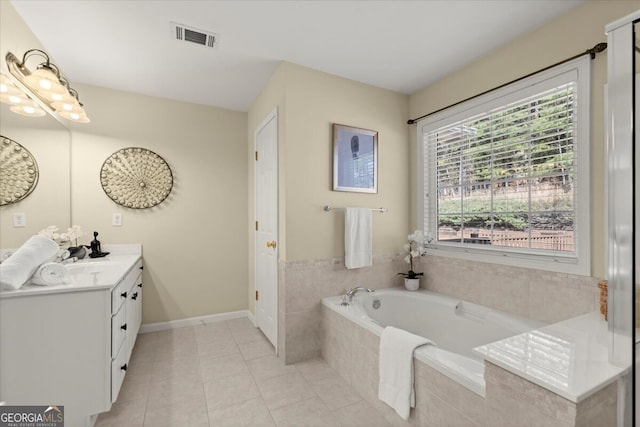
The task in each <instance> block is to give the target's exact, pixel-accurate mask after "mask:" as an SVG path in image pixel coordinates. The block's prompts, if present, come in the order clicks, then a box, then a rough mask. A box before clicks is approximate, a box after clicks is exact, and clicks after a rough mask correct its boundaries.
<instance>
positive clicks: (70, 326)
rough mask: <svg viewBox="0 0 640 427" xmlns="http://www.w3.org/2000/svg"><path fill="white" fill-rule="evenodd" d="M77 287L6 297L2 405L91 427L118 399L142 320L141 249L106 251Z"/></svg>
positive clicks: (1, 311)
mask: <svg viewBox="0 0 640 427" xmlns="http://www.w3.org/2000/svg"><path fill="white" fill-rule="evenodd" d="M103 249H104V250H105V251H110V252H111V254H110V255H108V256H107V257H105V258H100V259H98V258H96V259H90V258H88V259H85V260H80V261H78V262H77V263H74V264H72V265H70V266H69V271H70V272H71V275H72V278H73V283H72V284H68V285H57V286H36V285H29V284H27V285H25V286H23V287H22V288H20V289H18V290H16V291H2V292H0V402H6V403H7V404H16V405H25V404H33V405H64V415H65V426H67V427H76V426H78V427H85V426H92V425H93V423H94V422H95V418H96V415H97V414H99V413H101V412H105V411H108V410H109V409H110V408H111V404H112V403H113V402H115V400H116V398H117V397H118V392H119V391H120V387H121V385H122V381H123V380H124V376H125V374H126V369H127V364H128V363H129V358H130V356H131V351H132V349H133V346H134V344H135V341H136V336H137V334H138V331H139V329H140V324H141V320H142V289H143V288H142V247H141V245H114V246H110V247H104V248H103Z"/></svg>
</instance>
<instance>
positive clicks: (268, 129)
mask: <svg viewBox="0 0 640 427" xmlns="http://www.w3.org/2000/svg"><path fill="white" fill-rule="evenodd" d="M255 148H256V168H255V179H256V182H255V205H256V218H255V219H256V239H255V254H256V281H255V283H256V322H257V324H258V327H259V328H260V329H261V330H262V332H263V333H264V334H265V336H266V337H267V338H268V339H269V341H271V343H272V344H273V346H274V347H275V348H276V349H277V348H278V347H277V338H278V242H277V238H278V112H277V110H274V111H273V112H272V113H271V114H270V115H269V116H268V117H267V118H266V119H265V121H264V122H262V124H261V125H260V126H259V127H258V129H257V130H256V134H255Z"/></svg>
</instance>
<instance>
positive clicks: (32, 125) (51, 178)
mask: <svg viewBox="0 0 640 427" xmlns="http://www.w3.org/2000/svg"><path fill="white" fill-rule="evenodd" d="M28 49H42V45H41V44H40V42H39V41H38V39H37V38H36V37H35V36H34V35H33V33H32V32H31V30H29V28H28V27H27V26H26V25H25V23H24V21H23V20H22V18H20V16H19V15H18V14H17V13H16V11H15V9H14V8H13V6H12V5H11V4H10V3H9V2H7V1H0V55H1V60H0V72H2V73H4V74H8V72H7V66H6V62H5V60H4V58H5V56H6V54H7V52H11V53H13V54H14V55H16V56H19V57H20V59H21V58H22V55H23V54H24V53H25V52H26V51H27V50H28ZM37 63H38V62H36V64H37ZM28 64H29V65H31V61H29V62H28ZM0 135H3V136H5V137H7V138H10V139H13V140H14V141H16V142H18V143H20V144H21V145H23V146H24V147H25V148H26V149H27V150H29V152H31V154H32V155H33V156H34V157H35V159H36V162H37V164H38V169H39V172H40V179H39V181H38V184H37V185H36V187H35V189H34V190H33V192H32V193H31V194H30V195H29V196H27V198H25V199H23V200H21V201H20V202H17V203H14V204H11V205H6V206H2V207H0V248H15V247H18V246H20V245H21V244H22V243H23V242H24V241H25V240H27V239H28V238H29V237H30V236H32V235H33V234H35V233H37V232H38V231H40V230H42V229H43V228H45V227H46V226H48V225H56V226H58V227H60V228H61V229H62V230H66V228H67V227H68V226H69V225H70V219H69V214H70V207H69V203H70V201H69V141H70V134H69V130H68V129H67V128H66V127H64V126H63V125H62V124H61V123H59V122H57V121H56V120H55V119H53V118H52V117H51V116H48V115H47V116H44V117H37V118H35V117H24V116H20V115H18V114H15V113H13V112H11V111H9V106H8V105H6V104H0ZM43 206H46V207H47V208H46V209H43V208H42V207H43ZM18 212H20V213H24V214H26V218H27V226H26V227H24V228H14V227H13V223H12V219H13V214H14V213H18Z"/></svg>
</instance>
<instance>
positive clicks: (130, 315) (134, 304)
mask: <svg viewBox="0 0 640 427" xmlns="http://www.w3.org/2000/svg"><path fill="white" fill-rule="evenodd" d="M127 322H128V323H129V328H128V329H127V351H128V355H129V357H131V353H132V352H133V346H134V345H135V343H136V338H137V337H138V331H139V330H140V324H141V323H142V274H139V275H138V277H137V278H136V279H135V281H134V282H133V286H131V289H130V291H129V296H128V299H127Z"/></svg>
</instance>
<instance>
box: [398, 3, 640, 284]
mask: <svg viewBox="0 0 640 427" xmlns="http://www.w3.org/2000/svg"><path fill="white" fill-rule="evenodd" d="M637 8H638V3H637V2H634V1H587V2H584V3H583V4H582V5H580V6H577V7H576V8H574V9H571V10H570V11H569V12H568V13H566V14H565V15H562V16H560V17H559V18H557V19H555V20H553V21H551V22H550V23H548V24H546V25H544V26H542V27H540V28H539V29H538V30H536V31H533V32H531V33H529V34H527V35H525V36H523V37H520V38H519V39H517V40H514V41H513V42H510V43H508V44H507V45H505V46H504V47H502V48H499V49H497V50H496V51H494V52H493V53H491V54H490V55H487V56H485V57H483V58H482V59H480V60H478V61H476V62H474V63H472V64H471V65H469V66H467V67H465V68H463V69H461V70H459V71H457V72H455V73H453V74H451V75H449V76H447V77H446V78H444V79H442V80H440V81H438V82H437V83H435V84H433V85H431V86H428V87H426V88H425V89H423V90H421V91H420V92H418V93H416V94H414V95H412V96H411V97H410V98H409V111H410V115H411V117H418V116H422V115H424V114H428V113H429V112H432V111H435V110H437V109H439V108H442V107H446V106H448V105H450V104H453V103H455V102H458V101H460V100H463V99H465V98H467V97H469V96H473V95H476V94H478V93H481V92H483V91H485V90H488V89H491V88H493V87H495V86H498V85H500V84H503V83H505V82H508V81H510V80H512V79H515V78H518V77H521V76H524V75H526V74H529V73H531V72H533V71H536V70H538V69H540V68H543V67H546V66H548V65H551V64H553V63H555V62H558V61H561V60H563V59H565V58H567V57H570V56H573V55H575V54H577V53H580V52H584V51H585V50H587V49H590V48H592V47H593V46H595V45H596V44H597V43H600V42H606V36H605V34H604V26H605V25H606V24H608V23H610V22H612V21H614V20H616V19H618V18H621V17H623V16H625V15H627V14H629V13H630V12H632V11H634V10H636V9H637ZM592 64H593V67H592V75H591V76H592V86H591V88H592V89H591V105H592V109H591V121H592V124H591V140H592V145H591V146H592V151H591V159H592V160H591V186H592V187H591V188H592V192H591V195H592V197H591V245H592V247H591V262H592V264H591V275H592V276H595V277H604V270H605V266H604V256H605V255H604V253H605V246H606V242H605V236H604V212H605V206H604V167H605V163H604V147H605V142H604V95H603V85H604V83H605V81H606V68H607V57H606V52H605V53H602V54H599V55H598V56H597V57H596V59H595V60H594V61H592ZM415 132H416V129H415V126H413V127H412V129H411V131H410V134H411V141H412V144H411V146H412V158H413V157H415V145H416V143H415V141H416V134H415ZM415 176H416V168H415V165H414V164H413V163H411V177H412V179H411V183H412V188H411V194H412V195H416V188H415V181H416V180H415ZM415 197H416V196H414V197H412V203H411V223H412V224H415V223H416V212H417V211H416V209H417V208H416V199H415Z"/></svg>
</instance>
